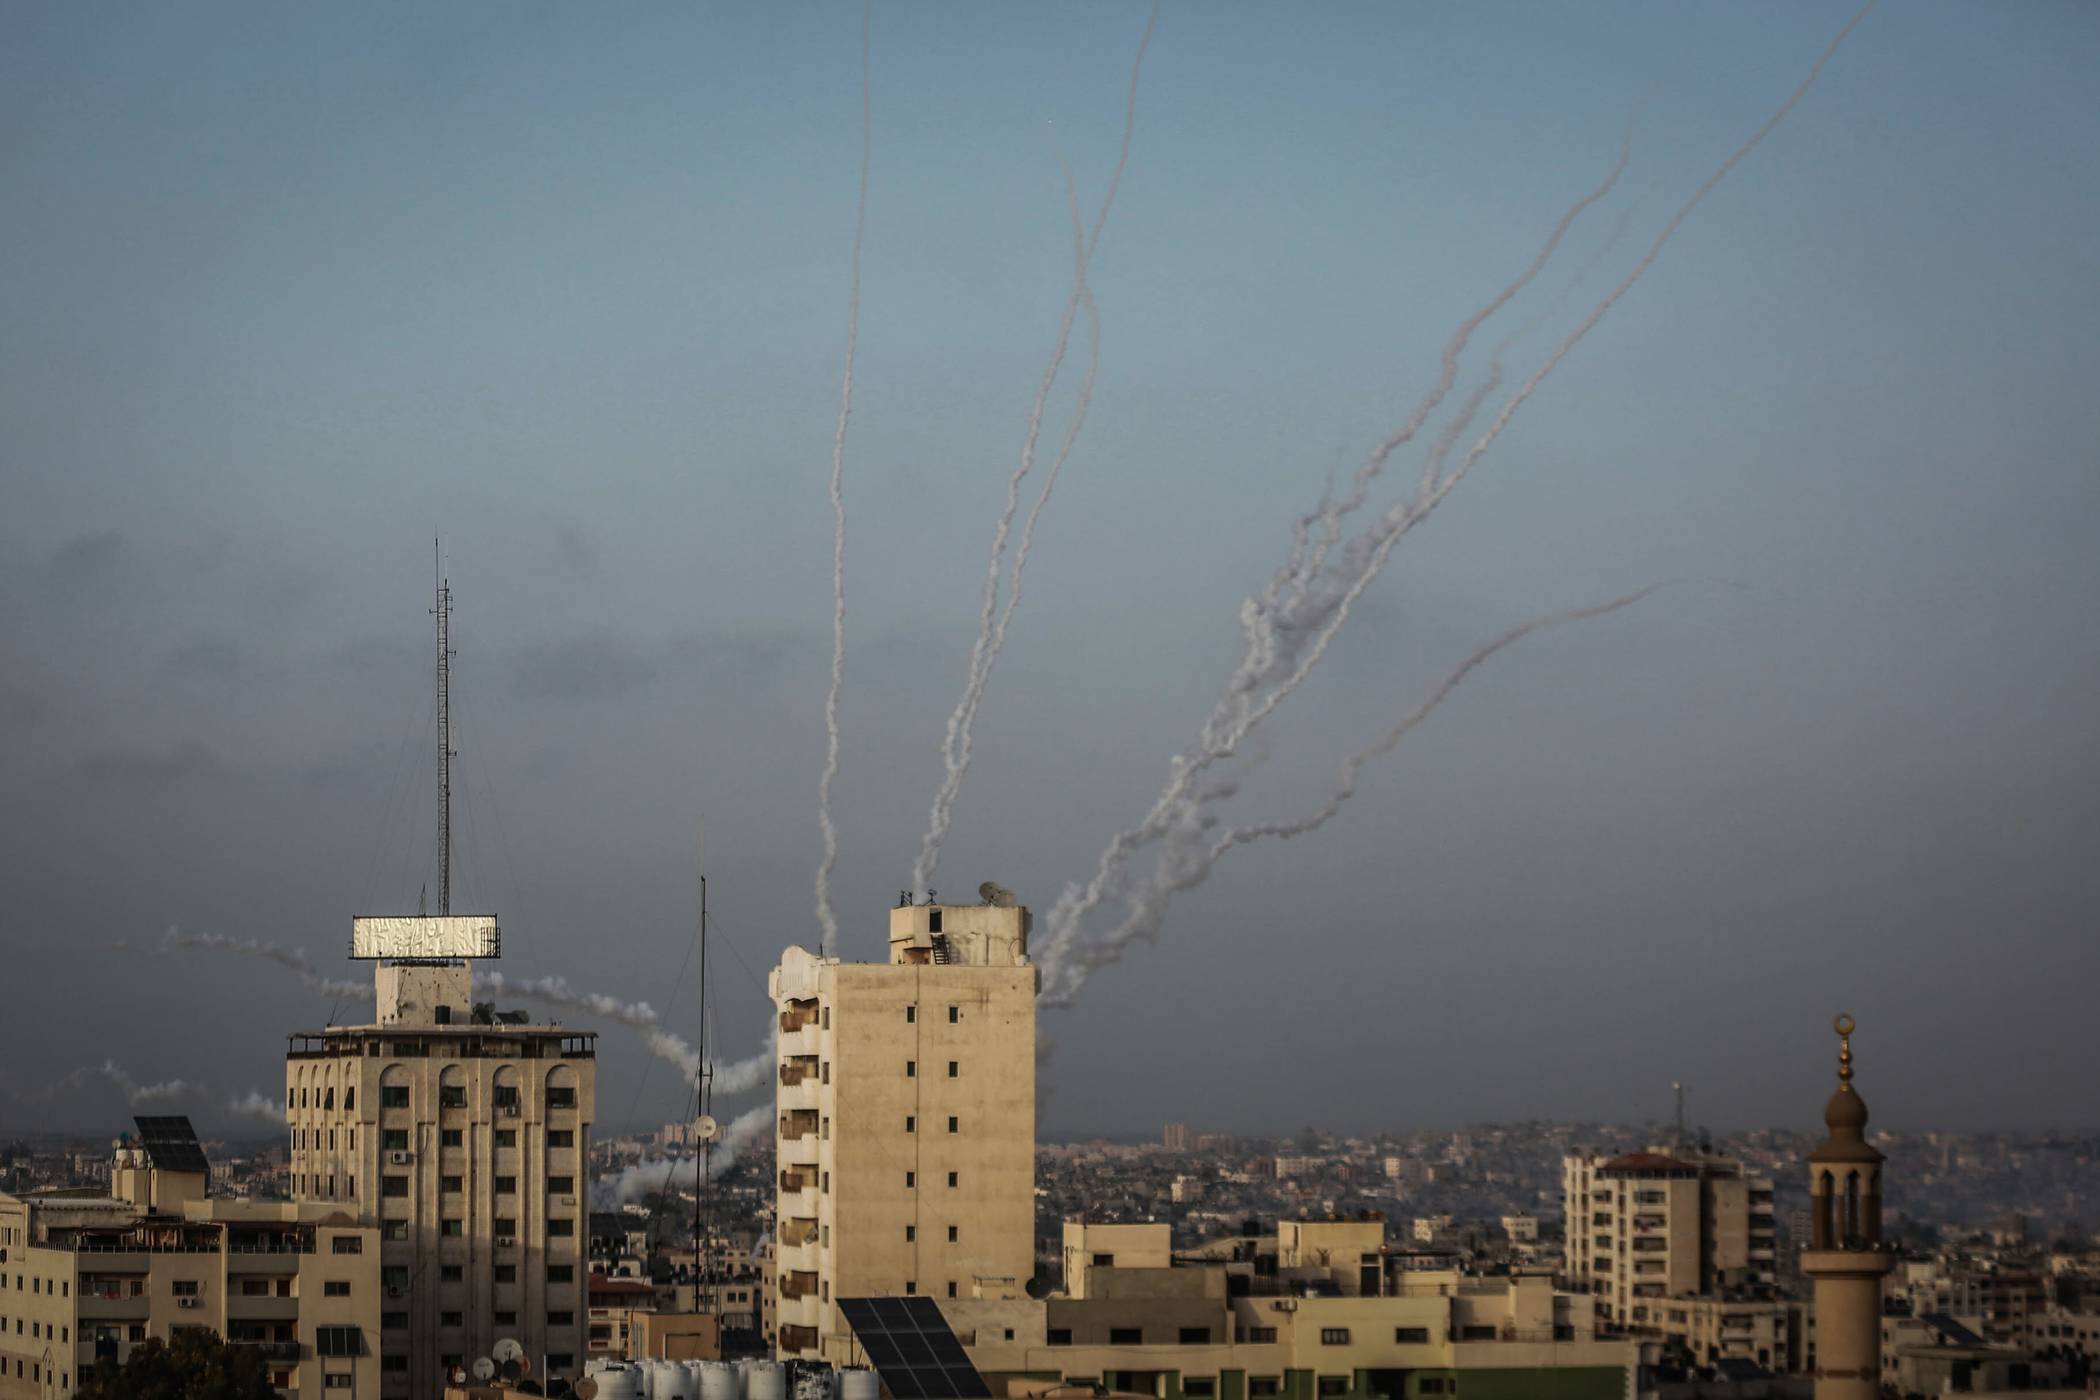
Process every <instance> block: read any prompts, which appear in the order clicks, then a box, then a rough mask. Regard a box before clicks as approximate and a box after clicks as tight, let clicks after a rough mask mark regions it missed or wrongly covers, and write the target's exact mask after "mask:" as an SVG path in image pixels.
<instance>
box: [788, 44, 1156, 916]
mask: <svg viewBox="0 0 2100 1400" xmlns="http://www.w3.org/2000/svg"><path fill="white" fill-rule="evenodd" d="M1158 24H1159V6H1158V4H1157V3H1155V4H1154V5H1153V7H1152V13H1151V17H1150V18H1149V19H1147V20H1146V22H1145V32H1144V34H1143V36H1142V37H1140V38H1139V40H1138V46H1137V55H1136V57H1135V58H1134V59H1132V61H1131V65H1130V88H1129V92H1128V94H1127V96H1126V97H1125V99H1124V106H1123V142H1122V146H1121V148H1120V150H1119V151H1118V153H1117V156H1116V166H1115V170H1114V172H1113V173H1112V174H1111V175H1110V176H1109V181H1108V192H1107V193H1106V194H1105V195H1103V196H1102V199H1101V207H1100V208H1099V209H1098V210H1097V211H1096V212H1095V215H1094V225H1093V229H1092V231H1091V232H1088V233H1082V231H1081V228H1080V221H1079V207H1078V196H1077V194H1076V192H1075V191H1074V190H1073V188H1072V172H1071V170H1070V169H1069V168H1067V169H1066V171H1065V187H1066V195H1067V203H1068V204H1069V205H1070V208H1071V215H1072V235H1073V249H1072V252H1073V267H1072V290H1071V292H1070V293H1069V294H1068V295H1067V296H1066V298H1065V307H1064V314H1063V316H1062V318H1061V319H1060V320H1059V322H1058V327H1057V336H1056V339H1055V340H1054V341H1053V342H1052V344H1051V347H1050V359H1049V363H1047V364H1046V365H1044V367H1043V377H1042V380H1041V382H1040V383H1038V384H1037V386H1036V391H1035V402H1034V403H1033V404H1032V405H1031V406H1030V408H1029V412H1028V426H1027V429H1026V431H1024V432H1023V433H1022V435H1021V458H1020V462H1019V463H1018V464H1017V465H1016V466H1015V467H1014V470H1013V473H1012V474H1011V475H1010V476H1008V477H1007V479H1006V501H1005V504H1004V505H1003V506H1002V507H1001V508H1000V511H999V518H998V520H997V522H995V524H994V525H993V527H992V551H991V558H990V559H989V560H987V561H986V563H985V571H984V601H983V604H982V606H981V608H980V610H979V614H978V621H977V640H976V642H975V643H974V644H973V645H972V646H971V648H970V665H969V669H968V671H967V672H965V674H964V678H963V689H962V696H961V698H960V699H958V700H957V701H956V702H955V709H954V711H953V712H952V713H950V714H949V716H948V727H947V730H946V732H945V733H944V734H943V735H942V738H941V766H942V775H941V784H940V787H939V788H938V789H936V790H935V792H934V796H933V807H932V810H931V811H930V812H929V813H928V815H927V824H926V835H925V837H924V838H923V839H922V840H921V841H920V843H919V858H918V860H917V861H916V862H915V863H914V864H913V866H912V873H911V884H912V890H913V892H914V894H915V896H923V895H924V894H925V892H926V887H927V885H928V884H929V883H930V882H931V881H932V879H933V872H934V867H935V866H936V865H937V864H938V863H939V861H940V855H941V843H942V842H943V841H944V840H946V839H947V835H948V828H949V826H950V825H951V824H952V822H953V820H954V812H955V799H956V796H957V795H958V794H959V793H960V792H961V791H962V782H963V776H964V774H966V773H967V772H968V771H969V767H970V752H971V742H972V735H973V734H974V732H975V729H976V725H977V710H978V707H979V706H980V705H981V704H982V703H983V701H984V691H985V687H986V685H987V684H989V683H990V681H991V678H992V667H993V665H994V663H995V662H997V661H998V659H999V652H1000V650H1001V648H1003V647H1004V646H1005V645H1006V630H1007V627H1008V625H1009V624H1010V623H1011V622H1012V621H1013V615H1014V609H1015V608H1016V607H1017V606H1019V604H1020V601H1021V577H1022V574H1023V573H1024V572H1025V571H1026V570H1027V568H1028V554H1029V551H1030V550H1031V549H1032V548H1033V547H1034V544H1035V529H1036V522H1037V521H1038V520H1040V519H1041V517H1042V514H1043V508H1044V507H1045V506H1046V505H1048V504H1049V503H1050V493H1051V492H1052V491H1054V490H1056V489H1057V478H1058V475H1059V474H1060V473H1061V472H1062V471H1063V470H1064V465H1065V461H1066V459H1067V458H1069V457H1070V456H1071V455H1072V447H1073V444H1075V443H1076V442H1078V440H1079V432H1080V429H1081V428H1082V427H1084V426H1085V424H1086V414H1087V409H1088V407H1089V406H1090V405H1091V404H1092V403H1093V397H1094V378H1095V375H1096V373H1097V372H1098V371H1099V369H1100V365H1101V321H1100V317H1099V315H1098V314H1097V311H1096V308H1095V306H1094V295H1093V292H1092V290H1091V289H1090V288H1089V287H1088V286H1087V280H1086V272H1087V266H1088V264H1089V263H1091V262H1092V261H1093V257H1094V249H1095V248H1096V247H1097V246H1098V245H1099V244H1100V242H1101V231H1102V229H1103V228H1105V227H1106V226H1107V224H1108V215H1109V211H1110V210H1111V209H1113V208H1114V207H1115V202H1116V191H1117V190H1119V189H1120V188H1122V184H1123V171H1124V169H1125V167H1127V166H1128V165H1129V163H1130V141H1131V136H1132V134H1133V133H1134V131H1135V130H1136V126H1137V94H1138V77H1139V74H1140V73H1142V72H1143V70H1144V66H1145V50H1146V49H1147V48H1148V47H1150V45H1151V43H1152V31H1153V30H1154V28H1156V27H1157V26H1158ZM1082 311H1083V312H1084V313H1085V315H1086V323H1087V365H1086V372H1085V375H1084V377H1083V378H1082V379H1081V380H1080V384H1079V392H1078V394H1077V396H1076V397H1075V398H1074V400H1073V404H1072V414H1071V418H1070V419H1069V420H1068V421H1067V423H1066V425H1065V431H1064V436H1063V438H1062V439H1061V440H1060V442H1059V444H1058V449H1057V455H1056V456H1055V457H1054V458H1052V459H1051V463H1050V467H1049V470H1048V471H1047V472H1046V473H1045V474H1044V477H1043V486H1042V490H1041V491H1040V492H1039V493H1038V494H1037V495H1036V498H1035V504H1034V505H1032V506H1031V507H1030V508H1029V511H1028V518H1027V520H1026V521H1025V522H1024V523H1023V525H1022V527H1021V539H1020V543H1019V544H1018V545H1016V546H1015V549H1014V560H1013V567H1012V571H1011V573H1010V575H1009V576H1008V579H1007V588H1006V603H1005V606H1004V607H1003V608H1002V607H1001V606H1000V603H999V577H1000V566H1001V564H1002V562H1003V561H1004V559H1005V557H1006V546H1007V542H1008V541H1009V539H1011V537H1012V534H1013V524H1014V516H1015V515H1016V514H1017V513H1018V511H1019V508H1020V500H1021V483H1022V481H1023V480H1025V479H1026V478H1027V476H1028V474H1029V472H1031V471H1033V470H1034V468H1035V459H1036V448H1037V445H1038V444H1039V442H1040V441H1041V438H1042V431H1043V411H1044V408H1045V406H1046V404H1047V403H1048V402H1049V398H1050V392H1051V390H1052V389H1053V388H1055V387H1056V384H1057V378H1058V375H1059V373H1060V372H1061V371H1062V369H1063V367H1064V362H1065V353H1066V351H1067V350H1068V349H1069V348H1070V346H1071V342H1072V322H1073V319H1074V318H1075V317H1076V316H1077V315H1078V314H1079V313H1080V312H1082ZM825 951H826V952H827V953H829V952H830V949H829V948H828V947H827V948H826V950H825Z"/></svg>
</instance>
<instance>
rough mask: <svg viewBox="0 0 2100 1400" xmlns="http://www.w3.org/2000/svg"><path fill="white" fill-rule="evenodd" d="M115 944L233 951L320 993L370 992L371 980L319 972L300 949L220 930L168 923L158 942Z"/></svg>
mask: <svg viewBox="0 0 2100 1400" xmlns="http://www.w3.org/2000/svg"><path fill="white" fill-rule="evenodd" d="M117 946H118V947H119V948H123V949H126V950H129V951H133V952H143V953H148V954H151V955H153V956H155V957H165V956H167V955H168V954H171V953H180V952H191V951H199V950H203V951H210V952H218V953H233V954H235V955H237V956H239V957H244V958H260V959H261V960H262V961H264V962H270V963H275V964H277V966H279V967H281V968H284V969H286V970H288V971H289V972H291V973H293V974H294V975H295V976H297V977H298V979H299V980H300V982H302V983H303V984H305V985H306V986H307V987H309V988H311V989H312V990H314V991H316V992H319V993H321V994H322V995H323V996H330V997H358V998H363V999H365V1000H370V999H371V996H372V984H371V983H369V982H349V981H343V980H339V979H337V978H333V977H324V976H322V975H321V973H320V970H319V969H317V968H316V967H315V966H314V965H313V960H312V959H311V958H309V957H307V956H306V954H305V952H304V951H303V950H301V949H298V948H287V947H285V946H284V945H283V944H281V943H266V942H264V941H263V940H261V939H259V938H234V937H232V936H230V935H228V934H223V933H184V932H183V931H182V930H181V929H180V928H179V927H177V926H175V925H173V924H171V925H169V926H168V930H167V932H166V933H163V934H162V935H161V936H160V942H158V943H155V944H152V945H149V946H146V947H140V946H138V945H136V944H131V943H125V942H122V941H120V942H119V943H118V944H117Z"/></svg>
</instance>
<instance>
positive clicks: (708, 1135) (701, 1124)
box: [693, 1113, 722, 1142]
mask: <svg viewBox="0 0 2100 1400" xmlns="http://www.w3.org/2000/svg"><path fill="white" fill-rule="evenodd" d="M693 1136H694V1137H696V1138H698V1139H699V1140H700V1141H702V1142H713V1141H714V1140H715V1139H716V1138H718V1137H720V1136H722V1125H721V1124H720V1123H717V1122H716V1121H715V1120H714V1116H713V1115H712V1114H707V1113H703V1114H701V1115H700V1116H699V1117H698V1118H695V1119H694V1120H693Z"/></svg>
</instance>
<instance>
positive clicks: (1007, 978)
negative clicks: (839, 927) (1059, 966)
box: [769, 885, 1036, 1358]
mask: <svg viewBox="0 0 2100 1400" xmlns="http://www.w3.org/2000/svg"><path fill="white" fill-rule="evenodd" d="M985 894H986V902H985V903H983V904H974V905H960V904H945V905H944V904H909V903H906V904H900V905H899V906H898V907H897V908H895V909H892V910H891V911H890V957H889V961H888V962H886V963H843V962H840V961H839V960H838V959H836V958H825V957H819V956H818V955H816V954H814V953H810V952H808V951H806V950H804V949H801V948H789V949H787V950H786V951H785V952H783V953H782V954H781V958H780V965H779V966H778V967H776V968H775V969H773V972H772V974H771V977H770V978H769V983H770V985H769V990H770V992H771V994H772V998H773V1002H774V1005H775V1006H776V1007H777V1008H778V1009H779V1013H780V1042H779V1059H780V1091H779V1100H778V1104H779V1136H778V1139H777V1147H778V1161H779V1167H780V1187H779V1191H780V1194H779V1198H778V1199H779V1222H780V1241H779V1254H778V1283H777V1288H778V1291H779V1312H778V1314H777V1315H778V1318H779V1330H778V1333H777V1347H778V1351H779V1354H780V1355H781V1356H783V1357H811V1358H814V1357H819V1356H826V1355H830V1356H834V1357H850V1356H851V1355H852V1347H851V1338H850V1335H849V1333H848V1330H847V1328H846V1326H845V1324H844V1321H843V1319H842V1318H841V1317H840V1315H839V1312H838V1306H837V1305H838V1300H839V1299H841V1298H856V1297H881V1296H895V1295H901V1294H909V1293H921V1294H930V1295H932V1296H933V1297H936V1298H999V1297H1017V1296H1019V1295H1020V1292H1021V1290H1022V1289H1023V1288H1025V1287H1026V1286H1027V1283H1028V1280H1029V1277H1030V1275H1031V1274H1032V1273H1033V1271H1034V1265H1035V997H1036V969H1035V966H1034V964H1032V963H1031V962H1029V960H1028V911H1027V910H1026V909H1023V908H1019V907H1017V906H1015V905H1013V904H1012V901H1011V896H1009V895H1007V894H1006V892H1005V891H1004V890H1000V889H998V888H997V887H996V886H991V885H987V886H985Z"/></svg>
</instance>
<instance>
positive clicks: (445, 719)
mask: <svg viewBox="0 0 2100 1400" xmlns="http://www.w3.org/2000/svg"><path fill="white" fill-rule="evenodd" d="M430 579H431V585H432V587H433V588H434V589H435V590H436V592H437V606H436V607H434V608H432V609H431V612H432V613H434V614H436V616H437V620H438V676H437V680H438V716H437V718H438V913H440V914H450V913H451V912H452V757H453V754H452V582H451V580H449V579H447V578H446V577H445V576H444V565H443V564H442V562H440V555H439V542H438V541H436V540H432V541H431V542H430Z"/></svg>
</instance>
